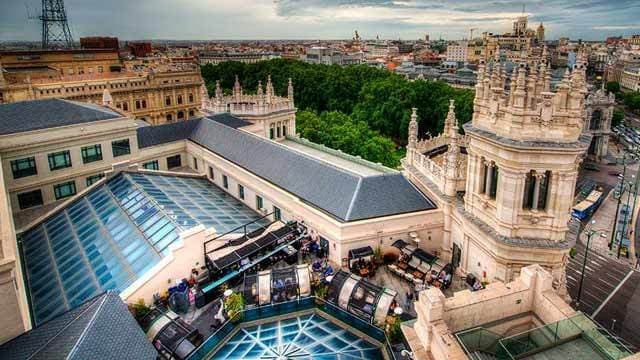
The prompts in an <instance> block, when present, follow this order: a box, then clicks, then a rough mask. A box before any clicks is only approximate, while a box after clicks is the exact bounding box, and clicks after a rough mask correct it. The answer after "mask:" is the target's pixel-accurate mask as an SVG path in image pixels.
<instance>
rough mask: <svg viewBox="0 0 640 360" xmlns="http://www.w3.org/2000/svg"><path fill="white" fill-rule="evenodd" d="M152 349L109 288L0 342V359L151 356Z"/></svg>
mask: <svg viewBox="0 0 640 360" xmlns="http://www.w3.org/2000/svg"><path fill="white" fill-rule="evenodd" d="M157 356H158V353H157V352H156V350H155V348H154V347H153V346H152V345H151V343H150V342H149V340H147V337H146V335H145V334H144V332H143V331H142V329H141V328H140V326H139V325H138V323H137V322H136V320H135V319H134V318H133V316H131V313H130V312H129V310H128V309H127V306H126V305H125V304H124V302H122V300H121V299H120V297H119V296H118V294H117V293H115V292H113V291H109V292H106V293H103V294H101V295H99V296H96V297H94V298H92V299H90V300H88V301H86V302H85V303H83V304H81V305H80V306H78V307H76V308H75V309H72V310H70V311H67V312H65V313H63V314H61V315H60V316H58V317H56V318H54V319H52V320H50V321H48V322H46V323H44V324H42V325H41V326H38V327H35V328H33V329H32V330H31V331H29V332H27V333H24V334H22V335H20V336H18V337H17V338H15V339H13V340H11V341H9V342H7V343H5V344H2V345H0V359H5V360H13V359H71V360H73V359H78V360H80V359H94V360H100V359H113V358H116V357H117V358H119V359H155V358H156V357H157Z"/></svg>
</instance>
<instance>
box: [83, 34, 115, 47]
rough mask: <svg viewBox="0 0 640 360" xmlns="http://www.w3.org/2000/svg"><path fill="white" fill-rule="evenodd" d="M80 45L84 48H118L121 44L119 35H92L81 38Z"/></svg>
mask: <svg viewBox="0 0 640 360" xmlns="http://www.w3.org/2000/svg"><path fill="white" fill-rule="evenodd" d="M80 47H82V48H83V49H118V48H119V47H120V45H119V43H118V38H117V37H108V36H92V37H83V38H80Z"/></svg>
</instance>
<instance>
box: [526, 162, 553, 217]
mask: <svg viewBox="0 0 640 360" xmlns="http://www.w3.org/2000/svg"><path fill="white" fill-rule="evenodd" d="M550 184H551V171H545V172H542V173H540V172H536V171H534V170H531V171H530V172H528V173H527V177H526V178H525V182H524V195H523V199H522V208H524V209H532V210H545V209H546V208H547V198H548V197H549V188H550Z"/></svg>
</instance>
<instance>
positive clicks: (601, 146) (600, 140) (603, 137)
mask: <svg viewBox="0 0 640 360" xmlns="http://www.w3.org/2000/svg"><path fill="white" fill-rule="evenodd" d="M603 85H604V83H603ZM615 103H616V98H615V96H614V95H613V93H611V94H609V95H607V93H606V91H605V90H604V88H600V89H598V91H596V92H595V93H591V94H589V96H588V97H587V102H586V110H585V119H584V131H585V132H586V133H588V134H590V135H591V136H592V139H591V145H590V146H589V150H588V151H587V156H588V157H589V158H590V159H592V160H595V161H597V162H601V161H602V160H604V158H605V156H607V148H608V146H609V134H611V119H612V118H613V108H614V105H615Z"/></svg>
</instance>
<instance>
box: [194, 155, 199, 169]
mask: <svg viewBox="0 0 640 360" xmlns="http://www.w3.org/2000/svg"><path fill="white" fill-rule="evenodd" d="M193 168H194V169H196V170H198V159H196V158H195V157H194V158H193Z"/></svg>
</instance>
